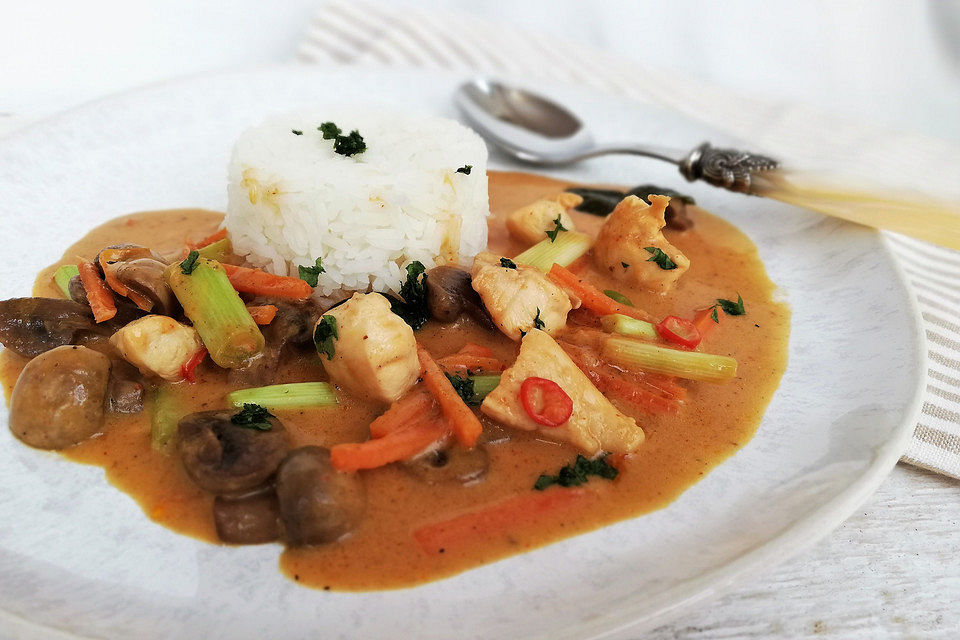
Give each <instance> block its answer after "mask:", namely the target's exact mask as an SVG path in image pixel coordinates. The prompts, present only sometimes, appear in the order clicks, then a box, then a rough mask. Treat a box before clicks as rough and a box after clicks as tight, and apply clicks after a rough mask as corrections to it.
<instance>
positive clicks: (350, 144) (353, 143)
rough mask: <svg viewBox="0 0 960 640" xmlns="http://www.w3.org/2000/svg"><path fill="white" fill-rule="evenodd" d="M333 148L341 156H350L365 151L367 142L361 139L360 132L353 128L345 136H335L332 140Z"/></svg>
mask: <svg viewBox="0 0 960 640" xmlns="http://www.w3.org/2000/svg"><path fill="white" fill-rule="evenodd" d="M324 137H326V136H324ZM333 150H334V151H335V152H337V153H339V154H340V155H342V156H347V157H350V156H354V155H357V154H358V153H363V152H364V151H366V150H367V143H366V142H364V141H363V136H362V135H360V132H359V131H357V130H356V129H354V130H353V131H351V132H350V133H349V134H347V135H345V136H337V138H336V140H334V141H333Z"/></svg>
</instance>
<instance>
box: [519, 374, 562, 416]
mask: <svg viewBox="0 0 960 640" xmlns="http://www.w3.org/2000/svg"><path fill="white" fill-rule="evenodd" d="M520 402H521V403H523V410H524V411H526V412H527V415H528V416H530V419H531V420H533V421H534V422H536V423H537V424H542V425H543V426H545V427H559V426H560V425H562V424H563V423H564V422H566V421H567V420H569V419H570V416H571V414H573V400H571V399H570V396H568V395H567V392H566V391H564V390H563V389H561V388H560V385H558V384H557V383H556V382H554V381H553V380H547V379H546V378H537V377H535V376H531V377H529V378H527V379H526V380H524V381H523V384H521V385H520Z"/></svg>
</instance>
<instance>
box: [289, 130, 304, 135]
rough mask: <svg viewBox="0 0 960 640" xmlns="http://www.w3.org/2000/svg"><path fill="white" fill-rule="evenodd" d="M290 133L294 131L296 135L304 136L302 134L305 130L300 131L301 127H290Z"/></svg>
mask: <svg viewBox="0 0 960 640" xmlns="http://www.w3.org/2000/svg"><path fill="white" fill-rule="evenodd" d="M290 133H292V134H293V135H295V136H302V135H303V131H300V130H299V129H290Z"/></svg>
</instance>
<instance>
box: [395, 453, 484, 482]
mask: <svg viewBox="0 0 960 640" xmlns="http://www.w3.org/2000/svg"><path fill="white" fill-rule="evenodd" d="M489 466H490V456H489V455H487V451H486V449H484V448H483V447H482V446H476V447H473V448H472V449H465V448H463V447H459V446H453V447H450V448H447V449H442V448H441V449H433V450H431V451H427V452H426V453H422V454H420V455H419V456H417V457H415V458H413V459H411V460H409V461H407V462H405V463H404V468H405V469H406V470H407V471H409V472H410V473H411V474H413V475H414V476H416V477H417V478H420V479H421V480H423V481H424V482H426V483H427V484H441V483H446V482H459V483H460V484H473V483H475V482H479V481H480V480H481V479H482V478H483V476H484V475H486V473H487V469H488V468H489Z"/></svg>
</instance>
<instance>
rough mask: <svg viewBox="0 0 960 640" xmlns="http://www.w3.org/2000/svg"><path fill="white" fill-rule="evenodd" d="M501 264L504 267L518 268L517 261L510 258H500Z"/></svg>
mask: <svg viewBox="0 0 960 640" xmlns="http://www.w3.org/2000/svg"><path fill="white" fill-rule="evenodd" d="M500 266H501V267H503V268H504V269H516V268H517V263H516V262H514V261H513V260H511V259H510V258H500Z"/></svg>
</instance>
